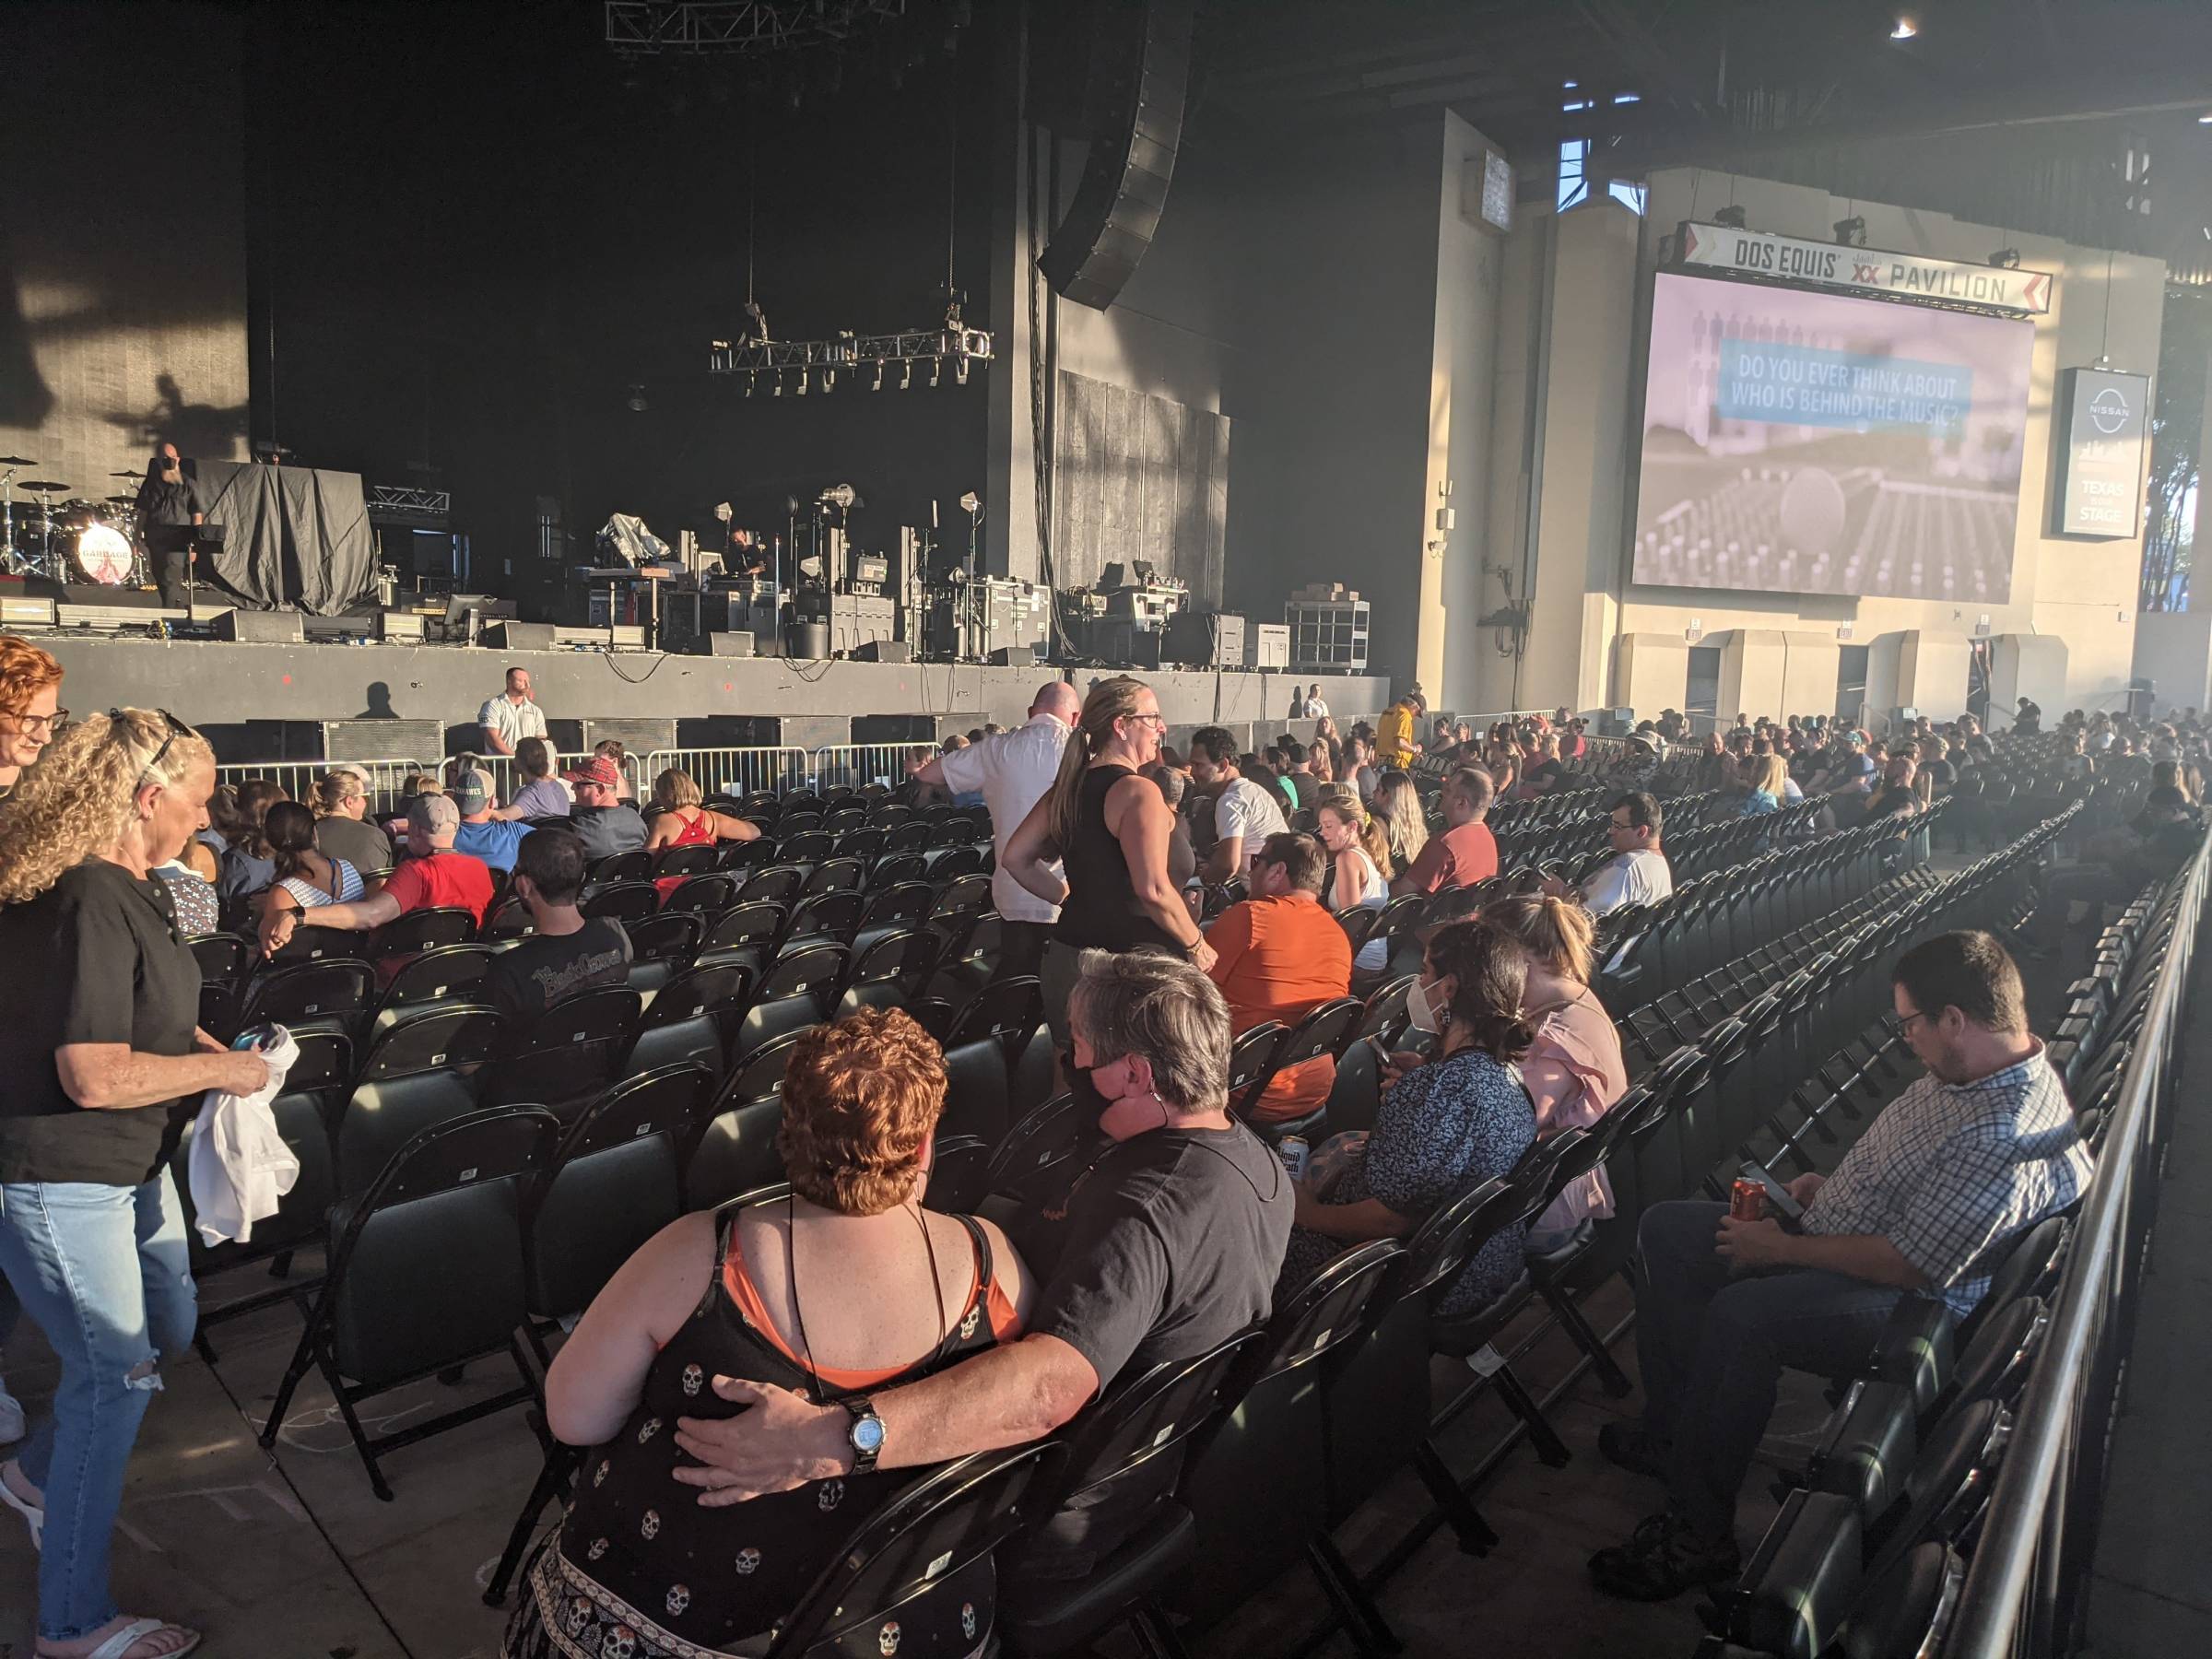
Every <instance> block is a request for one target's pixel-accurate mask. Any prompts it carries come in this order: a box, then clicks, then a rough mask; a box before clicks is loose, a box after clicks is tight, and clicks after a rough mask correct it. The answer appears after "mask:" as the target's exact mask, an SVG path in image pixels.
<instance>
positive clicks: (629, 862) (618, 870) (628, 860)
mask: <svg viewBox="0 0 2212 1659" xmlns="http://www.w3.org/2000/svg"><path fill="white" fill-rule="evenodd" d="M652 874H653V854H652V853H648V852H646V851H645V849H644V848H642V847H632V848H631V849H630V850H629V852H627V853H607V854H606V856H605V857H602V858H594V860H592V862H591V865H590V867H589V868H587V869H586V870H585V871H584V878H585V879H586V880H589V881H597V882H607V881H642V880H644V879H645V878H646V877H649V876H651V875H652Z"/></svg>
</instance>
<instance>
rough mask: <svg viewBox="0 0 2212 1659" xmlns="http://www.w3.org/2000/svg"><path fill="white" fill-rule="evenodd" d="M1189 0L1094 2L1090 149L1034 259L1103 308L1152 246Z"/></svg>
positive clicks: (1187, 38) (1187, 65)
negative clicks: (1053, 227)
mask: <svg viewBox="0 0 2212 1659" xmlns="http://www.w3.org/2000/svg"><path fill="white" fill-rule="evenodd" d="M1193 12H1194V0H1137V3H1129V0H1123V3H1121V4H1114V5H1107V6H1100V7H1098V8H1097V13H1096V16H1097V34H1096V38H1095V39H1094V40H1093V41H1092V43H1091V53H1090V85H1089V91H1088V97H1087V100H1086V102H1087V108H1086V111H1085V114H1086V117H1087V121H1088V125H1089V128H1090V154H1089V158H1088V160H1086V161H1085V163H1084V166H1083V179H1082V182H1080V183H1079V184H1078V185H1077V187H1076V194H1075V199H1074V200H1073V201H1071V202H1070V203H1069V204H1068V208H1067V215H1066V217H1065V218H1063V219H1062V220H1061V221H1060V225H1059V228H1058V229H1056V230H1054V231H1053V236H1052V241H1050V242H1048V243H1047V244H1046V246H1045V250H1044V252H1043V253H1041V254H1040V255H1039V256H1038V260H1037V268H1038V269H1039V270H1041V271H1042V272H1043V273H1044V277H1045V280H1046V281H1048V282H1050V283H1051V284H1052V285H1053V288H1054V289H1055V290H1056V291H1057V292H1058V293H1060V294H1061V295H1063V296H1064V297H1065V298H1066V299H1069V300H1076V301H1077V302H1079V303H1081V304H1084V305H1088V306H1090V307H1092V308H1093V309H1094V310H1097V311H1104V310H1105V309H1106V308H1107V307H1108V306H1110V305H1112V303H1113V302H1114V300H1116V299H1118V298H1120V296H1121V292H1122V286H1123V284H1124V283H1126V282H1127V281H1128V280H1129V277H1130V276H1131V274H1132V273H1134V272H1135V269H1136V265H1137V261H1138V260H1140V259H1142V258H1143V257H1144V255H1145V250H1146V249H1147V248H1149V247H1150V246H1151V245H1152V236H1153V232H1154V231H1155V230H1156V229H1158V228H1159V214H1160V209H1161V208H1162V207H1163V206H1165V205H1166V203H1167V199H1168V182H1169V180H1170V179H1171V177H1172V176H1173V175H1174V171H1175V150H1176V147H1177V146H1178V145H1179V144H1181V143H1182V111H1183V100H1184V95H1185V94H1186V92H1187V91H1188V90H1189V86H1190V78H1191V24H1192V15H1193Z"/></svg>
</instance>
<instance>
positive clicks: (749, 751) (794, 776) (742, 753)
mask: <svg viewBox="0 0 2212 1659" xmlns="http://www.w3.org/2000/svg"><path fill="white" fill-rule="evenodd" d="M629 759H632V760H636V759H639V757H637V756H635V755H632V756H630V757H629ZM672 770H673V771H680V772H687V773H688V774H689V775H690V778H691V781H692V782H694V783H697V784H698V785H699V787H700V792H701V793H702V794H709V795H731V796H741V795H748V794H753V793H754V792H755V791H756V790H767V791H769V792H771V794H791V793H792V792H793V791H794V790H800V789H806V788H810V787H811V786H812V784H813V782H814V771H813V767H812V765H811V763H810V762H809V761H808V759H807V755H806V750H805V749H803V748H799V747H795V746H788V747H779V748H677V749H654V750H653V752H652V753H650V754H648V755H646V756H645V757H644V758H643V765H642V766H641V768H640V771H639V774H638V777H637V779H636V783H637V790H638V795H639V798H640V799H641V800H642V799H645V798H646V797H648V796H650V795H651V794H652V793H653V780H654V779H655V778H658V777H659V776H660V775H661V773H663V772H664V771H672Z"/></svg>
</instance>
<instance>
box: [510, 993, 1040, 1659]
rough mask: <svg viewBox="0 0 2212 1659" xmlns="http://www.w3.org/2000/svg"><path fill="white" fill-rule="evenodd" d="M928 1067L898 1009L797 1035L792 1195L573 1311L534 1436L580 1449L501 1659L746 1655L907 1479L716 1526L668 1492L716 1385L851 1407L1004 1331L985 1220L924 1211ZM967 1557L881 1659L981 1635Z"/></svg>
mask: <svg viewBox="0 0 2212 1659" xmlns="http://www.w3.org/2000/svg"><path fill="white" fill-rule="evenodd" d="M944 1100H945V1067H944V1059H943V1056H942V1054H941V1053H939V1051H938V1048H937V1045H936V1043H935V1041H933V1040H932V1039H931V1038H930V1037H929V1036H928V1034H927V1033H925V1032H924V1030H922V1028H921V1027H920V1026H919V1025H917V1024H915V1023H914V1021H913V1020H912V1019H911V1018H909V1017H908V1016H907V1015H905V1014H904V1013H901V1012H899V1011H897V1010H868V1011H865V1012H863V1013H859V1014H855V1015H853V1017H852V1018H847V1019H843V1020H840V1021H838V1022H837V1023H836V1024H834V1025H829V1026H821V1027H818V1028H816V1029H815V1030H812V1031H810V1032H808V1033H807V1035H806V1037H805V1038H804V1039H803V1040H802V1041H800V1043H799V1044H798V1046H797V1047H796V1048H795V1049H794V1052H793V1055H792V1060H791V1065H790V1068H789V1070H788V1071H787V1073H786V1074H785V1077H784V1082H783V1119H782V1129H781V1131H780V1144H781V1149H782V1155H783V1161H784V1165H785V1169H786V1172H787V1173H788V1175H789V1177H790V1181H791V1186H792V1194H791V1196H790V1197H789V1198H778V1199H775V1200H773V1201H771V1202H769V1203H764V1204H756V1205H752V1206H747V1207H743V1208H739V1207H736V1206H730V1207H727V1208H724V1209H723V1210H721V1211H719V1212H717V1213H714V1214H700V1215H693V1216H687V1217H685V1218H683V1219H681V1220H679V1221H677V1222H674V1223H672V1224H671V1225H669V1226H668V1227H666V1228H665V1229H664V1230H662V1231H661V1232H660V1233H658V1234H657V1235H655V1237H654V1238H653V1240H651V1241H649V1242H648V1243H646V1244H645V1245H644V1246H643V1247H642V1248H641V1250H640V1251H639V1252H638V1253H637V1254H635V1255H634V1256H632V1257H631V1258H630V1259H629V1262H628V1263H626V1264H625V1265H623V1267H622V1269H621V1271H620V1272H619V1273H618V1274H617V1275H616V1276H615V1277H614V1278H613V1279H612V1280H611V1281H609V1282H608V1284H607V1286H606V1288H605V1289H604V1290H602V1291H601V1292H600V1293H599V1295H598V1296H597V1297H596V1298H595V1299H594V1300H593V1302H592V1305H591V1307H590V1309H589V1310H588V1311H587V1312H585V1314H584V1316H583V1319H582V1323H581V1324H578V1325H577V1327H576V1330H575V1333H574V1335H571V1337H570V1338H569V1340H568V1342H567V1343H566V1345H564V1346H563V1347H562V1348H561V1350H560V1352H559V1355H558V1356H557V1357H556V1358H555V1359H554V1362H553V1368H552V1371H550V1372H549V1373H548V1375H547V1382H546V1410H547V1420H548V1422H549V1424H550V1426H551V1428H552V1430H553V1432H554V1433H555V1434H556V1435H557V1436H559V1438H560V1439H561V1440H562V1441H566V1442H568V1443H569V1444H571V1445H575V1446H588V1447H590V1448H591V1450H590V1451H589V1452H588V1453H586V1454H585V1456H584V1458H583V1461H582V1468H581V1471H580V1475H579V1478H578V1480H577V1483H576V1497H575V1500H574V1502H573V1503H572V1504H571V1506H570V1509H569V1511H568V1513H567V1515H566V1516H565V1517H564V1518H563V1520H562V1523H561V1525H560V1529H559V1533H558V1534H557V1535H554V1536H552V1537H549V1538H548V1539H547V1541H546V1542H545V1543H544V1544H543V1545H541V1546H540V1547H539V1550H538V1553H537V1554H536V1556H535V1558H534V1559H533V1560H532V1561H531V1564H530V1566H529V1568H528V1570H527V1572H526V1575H525V1576H526V1583H525V1586H524V1593H523V1594H522V1596H521V1602H520V1605H519V1606H517V1608H516V1610H515V1614H514V1617H513V1618H512V1620H511V1621H510V1624H509V1627H508V1630H507V1639H506V1642H505V1644H504V1646H503V1648H502V1653H503V1654H504V1655H505V1659H553V1656H554V1655H561V1656H562V1659H671V1656H680V1659H709V1656H712V1655H723V1654H728V1655H747V1654H756V1653H763V1652H765V1651H766V1649H767V1646H768V1644H769V1641H771V1638H772V1636H773V1634H774V1630H775V1625H776V1621H777V1620H778V1619H780V1618H782V1617H783V1616H784V1615H785V1614H787V1613H788V1612H790V1611H791V1609H792V1608H793V1606H794V1605H795V1604H796V1603H797V1602H798V1600H799V1599H800V1597H801V1596H802V1595H803V1594H804V1593H805V1592H806V1589H807V1587H808V1586H809V1585H810V1584H811V1583H813V1581H814V1579H815V1577H816V1576H817V1575H818V1573H819V1572H820V1571H821V1570H822V1569H823V1567H825V1566H826V1565H828V1564H829V1563H830V1561H831V1560H832V1559H835V1558H836V1556H837V1553H838V1551H839V1549H840V1548H841V1546H842V1545H843V1543H844V1541H845V1539H846V1538H848V1537H849V1536H850V1535H852V1534H853V1531H854V1529H855V1528H857V1527H858V1526H859V1525H860V1524H862V1523H863V1522H865V1521H866V1520H867V1519H868V1517H869V1516H870V1515H871V1514H872V1513H873V1512H875V1511H876V1510H877V1508H878V1507H879V1506H880V1505H881V1504H882V1503H883V1502H884V1501H885V1500H887V1499H888V1497H890V1496H891V1495H892V1494H893V1493H894V1492H895V1491H896V1490H897V1489H898V1488H899V1487H900V1485H901V1484H903V1483H904V1482H905V1481H906V1480H907V1479H909V1478H911V1472H908V1471H900V1472H897V1473H871V1474H868V1475H854V1476H850V1477H845V1478H844V1479H841V1480H825V1481H818V1482H816V1483H814V1484H812V1485H809V1486H805V1487H800V1488H796V1489H794V1490H793V1491H789V1492H781V1493H776V1494H773V1495H771V1496H768V1497H763V1498H756V1499H754V1500H750V1501H749V1502H745V1503H738V1504H733V1505H730V1506H728V1507H726V1508H713V1509H710V1508H704V1507H701V1506H700V1503H699V1501H698V1499H699V1495H700V1494H699V1491H698V1489H697V1488H693V1487H689V1486H686V1485H683V1484H682V1483H680V1482H679V1481H677V1479H676V1478H675V1477H674V1470H675V1469H676V1468H677V1465H679V1464H684V1463H688V1462H689V1459H688V1456H687V1454H686V1453H684V1452H683V1451H682V1450H681V1449H680V1448H678V1447H677V1444H676V1425H677V1418H684V1417H690V1418H706V1417H714V1416H726V1415H728V1414H729V1413H730V1412H731V1411H732V1410H734V1409H735V1407H733V1406H729V1405H726V1404H724V1402H723V1401H722V1400H720V1399H719V1398H718V1397H717V1395H716V1394H715V1391H714V1387H713V1380H714V1378H716V1377H717V1376H724V1377H735V1378H743V1379H747V1380H749V1381H753V1382H769V1383H775V1384H778V1385H780V1386H782V1387H785V1388H792V1389H796V1390H798V1391H800V1392H802V1393H805V1394H809V1395H810V1396H812V1397H813V1398H814V1399H815V1400H817V1401H818V1402H823V1403H827V1402H829V1401H831V1400H841V1399H858V1398H860V1397H863V1396H865V1395H866V1394H869V1393H870V1392H872V1391H874V1390H877V1389H881V1388H888V1387H890V1386H892V1385H893V1384H895V1383H899V1382H907V1381H909V1380H911V1379H912V1378H915V1377H919V1376H923V1375H925V1374H927V1373H928V1372H929V1371H933V1370H935V1369H937V1368H938V1367H940V1366H943V1365H946V1364H947V1363H950V1362H951V1361H953V1360H956V1359H961V1358H964V1357H965V1356H967V1355H969V1354H971V1353H973V1352H975V1351H977V1350H978V1349H981V1348H986V1347H991V1346H992V1345H994V1343H999V1342H1006V1341H1011V1340H1012V1339H1013V1338H1014V1337H1015V1336H1017V1335H1019V1329H1020V1321H1021V1315H1022V1312H1023V1311H1024V1309H1025V1308H1026V1306H1027V1303H1028V1300H1029V1298H1030V1284H1029V1282H1028V1279H1027V1276H1026V1274H1025V1272H1024V1270H1023V1267H1022V1265H1021V1262H1020V1259H1019V1258H1018V1256H1017V1255H1016V1254H1015V1253H1014V1250H1013V1247H1012V1246H1011V1245H1009V1244H1008V1243H1007V1242H1006V1238H1005V1236H1004V1235H1003V1234H1002V1233H1000V1232H999V1231H998V1230H997V1229H996V1228H995V1227H994V1226H993V1225H992V1224H991V1223H989V1222H986V1221H979V1220H973V1219H970V1218H965V1217H953V1216H940V1215H935V1214H933V1213H931V1212H929V1211H926V1210H924V1208H923V1207H922V1203H921V1199H922V1192H923V1188H924V1184H925V1182H926V1181H927V1178H928V1169H929V1148H930V1139H931V1135H932V1133H933V1131H934V1130H935V1126H936V1121H937V1116H938V1113H939V1112H940V1111H941V1110H942V1108H943V1105H944ZM991 1573H992V1569H991V1563H990V1561H989V1559H987V1558H986V1559H984V1560H982V1562H980V1563H978V1565H977V1567H976V1568H975V1569H971V1570H970V1571H966V1572H963V1573H961V1574H956V1575H953V1580H958V1581H959V1582H953V1580H948V1581H947V1583H944V1584H942V1585H939V1586H935V1587H933V1590H932V1591H931V1592H930V1593H929V1594H926V1595H924V1596H923V1597H920V1598H918V1600H916V1601H914V1602H910V1603H908V1604H906V1605H905V1606H901V1607H900V1610H899V1624H900V1626H901V1627H902V1628H887V1630H886V1631H884V1632H879V1633H878V1634H879V1638H880V1641H883V1642H888V1643H889V1645H888V1646H887V1647H884V1648H883V1650H882V1651H884V1652H886V1653H891V1652H896V1653H898V1654H899V1655H900V1659H936V1656H938V1655H955V1654H966V1653H973V1652H975V1651H977V1650H978V1649H979V1648H980V1647H981V1646H982V1644H983V1642H984V1641H986V1640H987V1638H988V1635H989V1631H990V1625H991V1611H992V1595H993V1588H994V1584H993V1579H992V1576H991Z"/></svg>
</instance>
